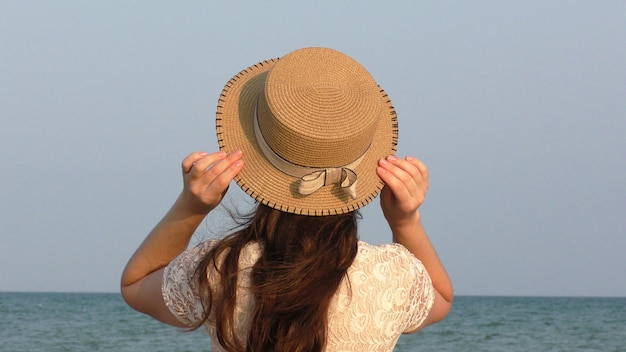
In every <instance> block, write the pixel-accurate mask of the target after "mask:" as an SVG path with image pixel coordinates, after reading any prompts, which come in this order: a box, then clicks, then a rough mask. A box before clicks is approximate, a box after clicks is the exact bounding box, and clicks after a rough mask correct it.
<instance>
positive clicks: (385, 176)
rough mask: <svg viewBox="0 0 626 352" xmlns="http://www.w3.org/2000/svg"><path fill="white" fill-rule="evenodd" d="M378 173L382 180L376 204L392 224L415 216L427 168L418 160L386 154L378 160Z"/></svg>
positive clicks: (397, 223) (426, 185) (424, 187)
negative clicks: (378, 204) (386, 155)
mask: <svg viewBox="0 0 626 352" xmlns="http://www.w3.org/2000/svg"><path fill="white" fill-rule="evenodd" d="M377 173H378V176H379V177H380V178H381V179H382V180H383V181H384V182H385V187H384V188H383V190H382V192H381V195H380V205H381V207H382V209H383V214H384V215H385V219H387V222H389V224H390V225H391V226H393V227H395V226H402V225H405V224H407V223H410V222H411V221H414V220H415V219H419V213H418V211H417V209H418V208H419V207H420V206H421V205H422V203H423V202H424V198H425V197H426V192H427V191H428V186H429V182H428V169H427V168H426V165H424V164H423V163H422V162H421V161H419V160H418V159H415V158H413V157H410V156H407V157H406V158H404V159H401V158H398V157H396V156H395V155H390V156H388V157H386V158H384V159H381V160H380V161H379V162H378V169H377Z"/></svg>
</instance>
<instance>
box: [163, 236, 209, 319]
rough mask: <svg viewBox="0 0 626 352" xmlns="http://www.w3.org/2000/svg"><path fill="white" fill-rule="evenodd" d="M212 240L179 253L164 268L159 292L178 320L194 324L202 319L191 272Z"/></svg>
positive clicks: (198, 297) (200, 305) (197, 294)
mask: <svg viewBox="0 0 626 352" xmlns="http://www.w3.org/2000/svg"><path fill="white" fill-rule="evenodd" d="M212 244H213V241H207V242H203V243H201V244H199V245H198V246H196V247H193V248H190V249H188V250H186V251H185V252H183V253H181V254H180V255H179V256H178V257H176V259H174V260H173V261H172V262H170V264H169V265H168V266H167V267H166V268H165V270H164V272H163V284H162V286H161V293H162V294H163V300H164V301H165V304H166V305H167V307H168V308H169V309H170V311H171V312H172V313H173V314H174V315H175V316H176V318H178V320H179V321H180V322H182V323H184V324H186V325H190V326H191V325H194V324H196V323H198V322H199V321H200V320H201V319H202V311H203V309H202V303H201V301H200V294H199V290H198V289H197V285H196V282H195V280H192V276H193V273H194V271H195V269H196V266H197V264H198V262H199V261H200V260H201V259H202V258H204V256H205V255H206V253H207V252H208V251H209V249H211V245H212Z"/></svg>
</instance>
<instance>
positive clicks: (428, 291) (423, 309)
mask: <svg viewBox="0 0 626 352" xmlns="http://www.w3.org/2000/svg"><path fill="white" fill-rule="evenodd" d="M403 248H404V247H403ZM405 252H406V255H407V256H408V257H409V258H408V260H409V262H410V263H411V266H410V272H411V275H409V277H410V278H411V280H413V286H412V289H411V291H410V293H409V321H408V325H407V327H406V329H405V332H410V331H415V330H416V329H417V328H418V327H419V326H420V325H421V324H422V323H423V322H424V320H426V317H427V316H428V314H429V313H430V309H431V308H432V306H433V302H434V300H435V291H434V290H435V289H434V288H433V284H432V281H431V280H430V276H429V275H428V272H427V271H426V268H425V267H424V264H422V262H421V261H420V260H419V259H417V258H416V257H415V256H414V255H413V254H412V253H411V252H409V250H408V249H406V248H405Z"/></svg>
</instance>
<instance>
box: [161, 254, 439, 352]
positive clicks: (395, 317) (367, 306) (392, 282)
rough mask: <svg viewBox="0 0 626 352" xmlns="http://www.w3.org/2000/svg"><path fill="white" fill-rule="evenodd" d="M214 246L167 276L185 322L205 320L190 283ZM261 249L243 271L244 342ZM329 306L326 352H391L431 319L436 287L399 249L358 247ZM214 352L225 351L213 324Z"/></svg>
mask: <svg viewBox="0 0 626 352" xmlns="http://www.w3.org/2000/svg"><path fill="white" fill-rule="evenodd" d="M212 243H213V242H212V241H207V242H204V243H202V244H200V245H198V246H197V247H194V248H190V249H188V250H187V251H185V252H184V253H182V254H181V255H180V256H178V258H176V259H175V260H174V261H172V262H171V263H170V264H169V265H168V266H167V268H166V269H165V272H164V277H163V287H162V290H163V298H164V299H165V303H166V304H167V306H168V307H169V309H170V311H171V312H172V313H173V314H174V315H175V316H176V317H177V318H178V319H179V320H180V321H181V322H183V323H185V324H189V325H191V324H193V323H195V322H197V321H199V320H200V317H201V316H202V305H201V303H200V298H199V296H198V291H199V290H197V289H196V287H195V286H196V285H195V284H194V283H193V281H192V280H190V278H191V276H192V275H193V271H194V269H195V266H196V263H197V262H198V261H199V260H200V259H201V258H202V257H203V255H204V253H206V252H207V251H208V250H209V249H210V247H211V245H212ZM259 253H260V252H259V246H258V244H255V243H252V244H249V245H248V246H247V247H245V248H244V249H243V250H242V253H241V256H240V261H239V267H240V268H241V274H240V275H239V282H238V285H239V286H238V287H239V289H238V291H237V292H238V297H237V307H236V315H237V317H236V328H237V331H238V334H239V339H240V340H241V341H245V339H246V336H247V333H248V329H249V326H250V319H251V317H250V316H249V312H251V311H252V309H251V307H253V304H254V297H252V295H251V294H249V291H248V290H247V289H246V287H249V286H250V285H249V283H250V272H251V267H252V265H253V264H254V263H255V262H256V260H257V258H258V257H259ZM348 276H349V278H350V280H349V284H348V282H347V280H344V281H343V282H342V284H341V285H340V287H339V290H338V292H337V293H336V294H335V297H334V298H333V301H332V302H331V304H330V307H329V315H328V340H327V345H326V351H392V350H393V348H394V346H395V344H396V342H397V341H398V338H399V337H400V335H401V334H402V333H404V332H409V331H412V330H415V329H416V328H417V327H418V326H419V325H420V324H421V323H422V322H423V321H424V319H425V318H426V316H427V315H428V312H429V311H430V308H431V307H432V304H433V300H434V291H433V287H432V283H431V280H430V277H429V276H428V273H427V272H426V269H425V268H424V266H423V265H422V263H421V262H420V261H419V260H418V259H417V258H415V256H413V255H412V254H411V253H410V252H409V251H408V250H407V249H406V248H404V247H403V246H401V245H399V244H387V245H381V246H373V245H370V244H367V243H365V242H359V250H358V254H357V256H356V258H355V259H354V263H353V264H352V266H351V267H350V269H349V270H348ZM206 329H207V332H208V333H209V335H210V336H211V341H212V344H211V351H223V349H222V348H221V347H220V346H219V344H218V342H217V338H216V335H215V329H214V327H213V324H212V323H211V321H210V320H209V321H208V322H207V323H206Z"/></svg>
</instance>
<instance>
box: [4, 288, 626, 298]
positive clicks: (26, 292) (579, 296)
mask: <svg viewBox="0 0 626 352" xmlns="http://www.w3.org/2000/svg"><path fill="white" fill-rule="evenodd" d="M4 293H11V294H20V293H23V294H106V295H119V296H121V295H122V294H121V293H120V292H118V291H61V290H58V291H56V290H49V291H22V290H0V294H4ZM454 297H455V298H462V297H465V298H542V299H544V298H607V299H610V298H614V299H622V298H626V296H617V295H616V296H611V295H597V296H594V295H567V294H455V295H454Z"/></svg>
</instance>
